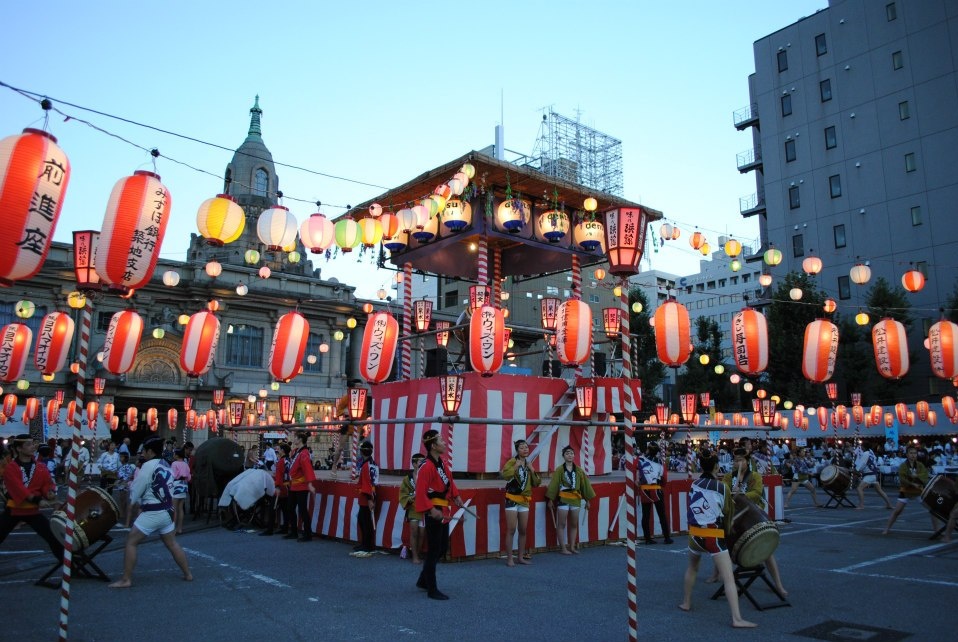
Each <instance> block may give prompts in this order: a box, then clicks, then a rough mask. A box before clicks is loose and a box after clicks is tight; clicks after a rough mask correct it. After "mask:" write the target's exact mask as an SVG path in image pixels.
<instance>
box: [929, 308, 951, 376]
mask: <svg viewBox="0 0 958 642" xmlns="http://www.w3.org/2000/svg"><path fill="white" fill-rule="evenodd" d="M928 353H929V355H930V356H931V370H932V372H934V373H935V376H938V377H942V378H944V379H954V378H955V377H956V376H958V324H954V323H952V322H951V321H945V320H941V321H939V322H938V323H936V324H934V325H933V326H931V328H930V329H929V330H928Z"/></svg>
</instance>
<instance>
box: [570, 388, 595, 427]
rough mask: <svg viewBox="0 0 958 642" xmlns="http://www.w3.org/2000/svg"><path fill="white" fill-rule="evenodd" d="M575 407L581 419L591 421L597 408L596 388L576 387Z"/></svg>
mask: <svg viewBox="0 0 958 642" xmlns="http://www.w3.org/2000/svg"><path fill="white" fill-rule="evenodd" d="M575 405H576V409H577V410H578V411H579V416H580V417H582V418H583V419H590V418H591V417H592V410H593V408H595V386H589V385H583V386H576V387H575Z"/></svg>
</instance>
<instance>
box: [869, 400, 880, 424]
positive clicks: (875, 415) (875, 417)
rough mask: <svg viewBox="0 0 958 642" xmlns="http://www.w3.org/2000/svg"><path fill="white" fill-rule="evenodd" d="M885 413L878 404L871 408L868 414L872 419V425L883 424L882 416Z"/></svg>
mask: <svg viewBox="0 0 958 642" xmlns="http://www.w3.org/2000/svg"><path fill="white" fill-rule="evenodd" d="M883 411H884V408H882V407H881V406H879V405H878V404H877V403H876V404H875V405H873V406H872V407H871V409H870V410H869V413H868V414H869V415H870V416H871V418H872V425H875V426H877V425H878V424H879V423H880V422H881V415H882V412H883Z"/></svg>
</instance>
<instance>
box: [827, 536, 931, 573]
mask: <svg viewBox="0 0 958 642" xmlns="http://www.w3.org/2000/svg"><path fill="white" fill-rule="evenodd" d="M947 545H948V544H947V543H944V542H943V543H941V544H932V545H931V546H925V547H923V548H916V549H914V550H911V551H902V552H901V553H895V554H894V555H886V556H885V557H879V558H876V559H873V560H868V561H865V562H859V563H858V564H852V565H851V566H845V567H844V568H836V569H835V570H834V572H835V573H847V572H849V571H854V570H855V569H859V568H864V567H866V566H872V565H874V564H881V563H882V562H891V561H893V560H897V559H901V558H902V557H911V556H912V555H920V554H921V553H927V552H928V551H934V550H938V549H940V548H944V547H945V546H947Z"/></svg>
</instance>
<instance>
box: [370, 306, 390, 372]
mask: <svg viewBox="0 0 958 642" xmlns="http://www.w3.org/2000/svg"><path fill="white" fill-rule="evenodd" d="M388 319H389V317H387V316H386V315H385V314H380V315H376V317H375V318H374V319H373V327H372V334H371V335H370V336H371V339H370V341H369V352H368V353H367V354H366V371H367V372H373V371H375V370H376V368H378V367H379V360H380V359H381V358H382V356H383V351H384V348H385V343H386V329H387V327H388V323H387V321H388Z"/></svg>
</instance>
